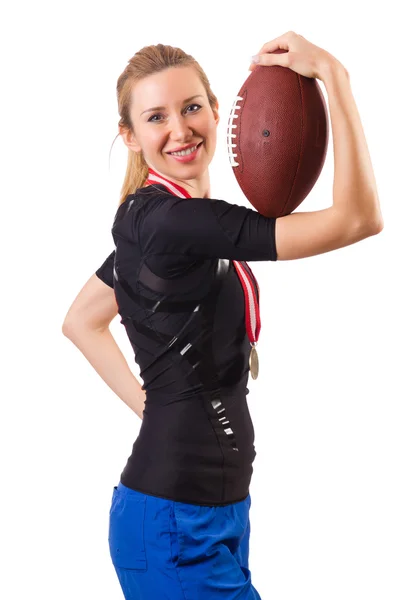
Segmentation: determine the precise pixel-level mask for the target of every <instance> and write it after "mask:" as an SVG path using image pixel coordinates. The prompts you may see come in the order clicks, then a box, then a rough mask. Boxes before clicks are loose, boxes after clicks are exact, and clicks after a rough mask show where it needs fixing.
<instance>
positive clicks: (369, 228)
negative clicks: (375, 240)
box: [361, 215, 384, 238]
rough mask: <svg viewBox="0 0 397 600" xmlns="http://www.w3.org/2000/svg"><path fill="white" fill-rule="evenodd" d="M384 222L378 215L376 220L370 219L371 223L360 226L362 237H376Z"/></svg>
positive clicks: (367, 222)
mask: <svg viewBox="0 0 397 600" xmlns="http://www.w3.org/2000/svg"><path fill="white" fill-rule="evenodd" d="M383 227H384V222H383V217H382V216H381V215H380V216H379V217H377V218H376V219H372V220H371V221H365V222H363V223H362V224H361V232H362V236H363V237H365V238H366V237H371V236H372V235H377V234H378V233H380V232H381V231H382V230H383Z"/></svg>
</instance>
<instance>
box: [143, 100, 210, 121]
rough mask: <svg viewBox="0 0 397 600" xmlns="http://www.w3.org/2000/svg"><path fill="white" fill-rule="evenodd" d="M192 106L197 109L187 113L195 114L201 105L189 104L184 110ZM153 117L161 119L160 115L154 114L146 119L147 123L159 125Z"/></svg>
mask: <svg viewBox="0 0 397 600" xmlns="http://www.w3.org/2000/svg"><path fill="white" fill-rule="evenodd" d="M192 106H197V107H198V108H197V110H194V111H188V112H194V113H195V112H198V111H199V110H200V108H201V105H200V104H189V105H188V106H187V107H186V110H187V109H188V108H191V107H192ZM155 117H161V113H156V114H155V115H152V116H151V117H150V118H149V119H148V123H151V122H152V123H159V121H158V120H157V119H155Z"/></svg>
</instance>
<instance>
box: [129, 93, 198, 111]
mask: <svg viewBox="0 0 397 600" xmlns="http://www.w3.org/2000/svg"><path fill="white" fill-rule="evenodd" d="M199 97H201V98H204V96H203V95H202V94H195V95H194V96H190V98H186V100H184V101H183V104H185V103H186V102H190V100H193V98H199ZM165 108H166V107H165V106H154V107H153V108H148V109H147V110H144V111H143V112H141V114H140V115H139V116H142V115H143V114H144V113H147V112H151V111H152V110H165Z"/></svg>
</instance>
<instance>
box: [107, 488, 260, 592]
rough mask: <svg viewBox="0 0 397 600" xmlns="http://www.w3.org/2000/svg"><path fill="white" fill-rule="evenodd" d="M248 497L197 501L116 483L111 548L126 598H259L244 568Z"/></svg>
mask: <svg viewBox="0 0 397 600" xmlns="http://www.w3.org/2000/svg"><path fill="white" fill-rule="evenodd" d="M250 506H251V498H250V496H249V495H248V497H247V498H246V499H245V500H242V501H241V502H235V503H233V504H228V505H227V506H219V507H218V506H196V505H194V504H184V503H182V502H175V501H173V500H167V499H165V498H158V497H157V496H149V495H146V494H142V493H141V492H136V491H135V490H131V489H130V488H128V487H126V486H124V485H123V484H122V483H121V482H120V483H119V484H118V486H116V487H115V488H114V489H113V497H112V504H111V508H110V514H109V548H110V556H111V559H112V563H113V565H114V567H115V569H116V573H117V576H118V579H119V582H120V585H121V588H122V590H123V593H124V597H125V598H126V600H221V599H222V600H260V596H259V594H258V592H257V591H256V589H255V588H254V587H253V585H252V583H251V572H250V570H249V568H248V551H249V535H250V521H249V509H250Z"/></svg>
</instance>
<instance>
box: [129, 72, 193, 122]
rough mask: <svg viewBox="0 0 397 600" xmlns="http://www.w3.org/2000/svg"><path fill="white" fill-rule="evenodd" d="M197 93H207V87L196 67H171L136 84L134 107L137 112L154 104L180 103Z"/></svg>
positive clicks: (133, 92)
mask: <svg viewBox="0 0 397 600" xmlns="http://www.w3.org/2000/svg"><path fill="white" fill-rule="evenodd" d="M195 94H203V95H205V88H204V86H203V84H202V83H201V80H200V78H199V76H198V74H197V71H196V70H195V69H194V67H171V68H169V69H166V70H164V71H161V72H160V73H154V74H153V75H148V76H147V77H145V78H144V79H141V81H138V83H136V84H135V86H134V88H133V90H132V109H133V111H134V112H135V111H142V110H145V109H148V108H151V107H152V106H167V105H172V104H180V103H182V102H183V101H184V100H186V98H189V97H190V96H194V95H195Z"/></svg>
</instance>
